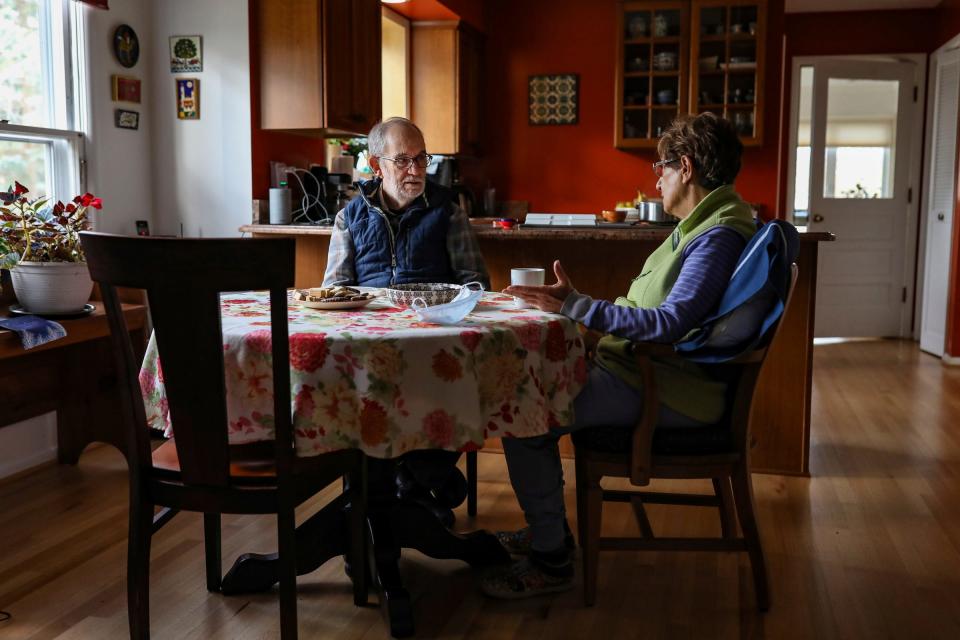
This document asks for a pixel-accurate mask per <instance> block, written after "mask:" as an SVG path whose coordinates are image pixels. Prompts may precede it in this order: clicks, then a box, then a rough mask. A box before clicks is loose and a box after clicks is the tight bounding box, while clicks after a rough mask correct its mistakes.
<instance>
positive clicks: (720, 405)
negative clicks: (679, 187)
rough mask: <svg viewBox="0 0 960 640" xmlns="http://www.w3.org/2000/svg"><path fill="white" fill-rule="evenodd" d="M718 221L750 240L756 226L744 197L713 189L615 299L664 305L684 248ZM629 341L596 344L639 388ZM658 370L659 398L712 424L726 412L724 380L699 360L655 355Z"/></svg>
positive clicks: (605, 363) (606, 362) (605, 362)
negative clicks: (623, 295)
mask: <svg viewBox="0 0 960 640" xmlns="http://www.w3.org/2000/svg"><path fill="white" fill-rule="evenodd" d="M717 225H724V226H727V227H731V228H733V229H736V230H737V231H739V232H740V233H741V234H742V235H743V237H744V239H746V240H749V239H750V238H751V237H752V236H753V234H754V232H755V231H756V225H755V224H754V222H753V216H752V214H751V211H750V207H749V205H747V203H746V202H744V201H743V200H741V199H740V196H739V195H737V192H736V191H734V190H733V186H732V185H724V186H722V187H718V188H716V189H714V190H713V191H711V192H710V193H709V194H707V196H706V197H705V198H704V199H703V200H701V201H700V203H699V204H698V205H697V206H696V207H694V209H693V211H691V212H690V215H689V216H687V217H686V218H685V219H684V220H681V221H680V224H678V225H677V228H676V229H675V230H674V232H673V234H672V235H671V236H670V237H669V238H667V239H666V240H664V241H663V244H661V245H660V246H659V247H658V248H657V249H656V250H655V251H654V252H653V253H652V254H650V257H649V258H647V261H646V262H644V263H643V269H642V270H641V272H640V275H638V276H637V277H636V278H634V279H633V283H632V284H631V285H630V290H629V291H628V292H627V295H626V297H620V298H617V300H616V301H615V304H618V305H620V306H624V307H636V308H640V309H653V308H656V307H659V306H660V305H661V304H663V301H664V300H666V299H667V295H668V294H669V293H670V290H671V289H672V288H673V285H674V283H675V282H676V281H677V276H678V275H679V274H680V267H681V266H682V263H683V261H682V259H681V258H682V255H683V249H684V247H686V246H687V244H688V243H690V242H691V241H693V239H694V238H696V237H697V236H699V235H700V234H701V233H704V232H705V231H708V230H710V229H712V228H713V227H715V226H717ZM628 346H629V341H628V340H626V339H625V338H617V337H614V336H612V335H608V336H605V337H604V338H603V339H601V340H600V342H599V344H598V345H597V357H596V360H597V363H598V364H599V365H601V366H602V367H604V368H605V369H607V370H609V371H611V372H612V373H614V374H615V375H617V376H619V377H620V378H621V379H623V380H625V381H626V382H627V383H628V384H630V385H631V386H633V387H636V388H638V389H639V388H642V387H643V381H642V377H641V375H640V370H639V368H638V367H637V364H636V360H635V359H634V357H633V356H631V355H630V354H629V353H628V350H627V349H628ZM654 371H655V375H656V380H657V395H658V396H659V397H660V402H661V403H663V404H665V405H666V406H668V407H669V408H671V409H673V410H674V411H676V412H678V413H680V414H683V415H685V416H688V417H690V418H693V419H694V420H697V421H699V422H705V423H713V422H717V421H718V420H720V418H721V417H722V416H723V410H724V396H725V392H726V385H725V384H724V383H722V382H719V381H716V380H713V379H711V378H710V376H709V375H708V374H707V373H706V372H705V371H704V370H703V369H702V368H701V367H700V366H699V365H697V364H694V363H692V362H688V361H686V360H683V359H681V358H680V357H676V358H660V359H655V360H654Z"/></svg>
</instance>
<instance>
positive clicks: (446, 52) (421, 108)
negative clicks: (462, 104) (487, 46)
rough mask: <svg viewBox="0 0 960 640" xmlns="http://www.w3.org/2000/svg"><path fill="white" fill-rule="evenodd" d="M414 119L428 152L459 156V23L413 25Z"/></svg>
mask: <svg viewBox="0 0 960 640" xmlns="http://www.w3.org/2000/svg"><path fill="white" fill-rule="evenodd" d="M411 42H412V45H413V46H412V66H413V86H412V91H411V95H412V96H413V98H412V104H411V105H410V106H411V110H410V113H411V119H412V120H413V121H414V122H415V123H416V124H417V126H418V127H420V129H421V130H422V131H423V138H424V140H425V141H426V143H427V151H429V152H430V153H434V154H438V153H439V154H444V155H452V154H455V153H457V152H458V146H457V143H458V140H457V138H458V136H457V132H458V131H457V130H458V127H457V102H458V101H457V94H458V93H459V91H458V78H457V68H456V67H457V64H456V63H457V55H458V48H459V42H458V32H457V23H456V22H425V23H417V22H414V23H413V25H412V29H411Z"/></svg>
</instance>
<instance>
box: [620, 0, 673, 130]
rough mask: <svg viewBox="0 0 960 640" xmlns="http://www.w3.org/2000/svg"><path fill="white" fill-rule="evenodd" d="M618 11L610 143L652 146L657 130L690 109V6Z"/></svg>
mask: <svg viewBox="0 0 960 640" xmlns="http://www.w3.org/2000/svg"><path fill="white" fill-rule="evenodd" d="M619 8H620V11H619V12H618V20H617V59H616V69H617V71H616V74H617V75H616V105H615V115H616V130H615V132H614V144H615V145H616V146H617V147H619V148H636V147H656V146H657V139H658V138H659V137H660V134H661V132H662V131H663V130H664V129H666V128H667V126H668V125H669V124H670V122H671V121H672V120H673V119H674V118H676V117H677V116H678V115H679V114H681V113H686V112H687V109H688V108H689V107H688V105H689V101H688V97H687V88H688V84H689V80H688V78H689V76H688V57H689V41H688V35H689V24H690V22H689V17H688V12H689V3H688V2H685V1H683V0H649V1H644V2H621V3H620V7H619Z"/></svg>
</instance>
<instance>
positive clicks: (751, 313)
mask: <svg viewBox="0 0 960 640" xmlns="http://www.w3.org/2000/svg"><path fill="white" fill-rule="evenodd" d="M799 249H800V235H799V234H798V233H797V229H796V228H795V227H794V226H793V225H792V224H790V223H789V222H785V221H783V220H772V221H770V222H768V223H767V224H765V225H763V226H762V227H760V229H759V230H758V231H757V233H756V234H755V235H754V236H753V238H752V239H751V240H750V242H749V243H747V246H746V248H745V249H744V250H743V253H742V254H741V255H740V259H739V260H738V261H737V266H736V268H735V269H734V271H733V275H732V276H730V282H729V284H728V285H727V290H726V292H724V294H723V297H722V298H721V299H720V303H719V305H718V306H717V310H716V311H715V312H714V313H713V314H711V315H710V316H709V317H707V319H706V320H704V321H703V323H702V325H701V326H700V328H698V329H695V330H693V331H692V332H691V333H690V334H688V335H687V336H685V337H684V338H683V339H682V340H681V341H680V342H678V343H676V344H675V345H674V348H675V349H676V351H677V353H678V354H679V355H681V356H683V357H684V358H685V359H687V360H693V361H694V362H725V361H727V360H732V359H734V358H736V357H737V356H739V355H740V354H742V353H745V352H747V351H749V350H751V349H753V348H755V347H756V346H757V345H759V344H761V343H762V341H763V340H764V339H765V338H766V337H767V332H768V331H769V330H770V327H771V326H773V324H774V323H775V322H776V321H777V319H778V318H779V317H780V315H781V314H782V313H783V305H784V303H785V302H786V299H787V293H788V288H789V287H790V265H792V264H793V263H794V262H795V261H796V259H797V253H798V252H799Z"/></svg>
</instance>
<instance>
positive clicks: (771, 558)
mask: <svg viewBox="0 0 960 640" xmlns="http://www.w3.org/2000/svg"><path fill="white" fill-rule="evenodd" d="M813 357H814V361H815V372H816V373H815V375H814V379H813V390H812V394H813V405H812V411H811V419H812V433H811V448H810V470H811V477H791V476H773V475H757V476H755V477H754V486H755V489H756V500H757V508H758V518H759V520H760V526H761V534H762V536H763V540H764V543H765V548H766V554H767V561H768V564H769V569H770V581H771V592H772V598H773V606H772V608H771V610H770V612H769V613H768V614H766V615H762V614H759V613H757V611H756V609H755V607H754V600H753V588H752V579H751V577H750V570H749V565H748V563H747V560H746V557H745V556H743V555H736V554H714V553H665V552H657V553H637V552H607V553H604V554H602V555H601V564H600V581H599V586H598V601H597V605H596V606H595V607H593V608H591V609H587V608H585V607H584V606H583V603H582V599H581V590H580V584H579V582H578V583H577V588H576V589H575V590H573V591H570V592H566V593H563V594H558V595H556V596H552V597H544V598H538V599H535V600H528V601H521V602H498V601H493V600H489V599H486V598H484V597H483V596H481V595H480V594H479V593H478V591H477V590H476V584H475V582H476V575H475V573H474V572H473V571H472V570H470V569H469V568H468V567H466V566H464V565H462V564H460V563H457V562H455V561H440V560H433V559H429V558H426V557H424V556H422V555H420V554H418V553H415V552H407V553H405V554H404V559H403V561H402V570H403V571H404V573H405V576H406V578H407V585H408V587H409V588H410V591H411V594H412V595H413V600H414V607H415V612H416V616H417V618H416V620H417V637H423V638H430V637H448V638H449V637H464V638H471V639H475V638H476V639H498V640H499V639H505V638H518V639H521V638H522V639H523V640H527V639H528V638H535V637H543V638H582V637H601V638H603V637H630V638H641V637H642V638H675V637H686V638H704V637H709V638H722V639H726V638H731V639H733V638H839V637H842V638H877V637H882V638H900V637H920V638H944V639H946V638H954V637H958V636H960V512H958V510H957V508H956V505H957V504H958V502H960V431H958V430H957V428H956V427H955V425H956V424H958V423H960V369H958V368H950V367H945V366H944V365H943V364H942V363H941V362H940V361H939V360H938V359H936V358H933V357H931V356H927V355H924V354H922V353H920V352H919V351H918V350H917V348H916V345H915V344H914V343H910V342H899V341H874V342H851V343H846V344H838V345H829V346H818V347H816V348H815V349H814V355H813ZM478 471H479V481H480V492H479V505H478V516H477V517H476V518H473V519H471V518H468V517H467V516H466V513H465V507H461V508H460V509H459V510H458V511H457V517H458V525H459V526H460V527H461V528H463V529H471V528H474V527H485V528H491V529H499V528H513V527H518V526H521V525H522V522H523V520H522V516H521V514H520V511H519V508H518V506H517V502H516V498H515V497H514V495H513V492H512V490H511V488H510V485H509V481H508V477H507V472H506V468H505V466H504V464H503V459H502V456H499V455H480V456H479V461H478ZM565 477H566V480H567V487H566V490H565V496H566V499H567V509H568V512H569V513H570V524H571V525H572V526H574V529H576V526H575V517H574V496H573V489H574V486H573V468H572V464H569V463H566V464H565ZM622 487H623V484H622V481H621V483H620V484H618V483H616V482H610V483H609V486H608V487H607V488H622ZM691 488H692V489H693V490H696V491H701V492H704V493H706V492H707V491H709V490H710V483H709V482H696V483H683V482H679V481H671V482H658V483H656V484H655V485H654V489H655V490H658V491H676V490H689V489H691ZM328 498H329V494H321V495H320V496H318V497H317V498H316V499H314V500H312V501H311V502H310V503H309V505H308V506H307V508H306V509H305V510H304V511H303V512H302V513H301V514H300V517H301V518H303V517H305V516H306V515H307V513H308V511H309V510H312V509H316V508H318V507H319V506H320V505H322V504H323V503H324V502H325V501H326V500H327V499H328ZM126 501H127V488H126V465H125V463H124V461H123V458H122V456H121V455H120V454H119V453H118V452H117V451H116V450H114V449H112V448H111V447H98V448H96V449H92V450H91V451H89V452H88V453H87V454H86V455H84V457H83V458H82V459H81V461H80V463H79V464H78V465H77V466H76V467H67V466H60V467H47V468H43V469H40V470H38V471H37V472H36V473H34V474H32V475H30V476H26V477H20V478H16V479H13V480H10V481H8V482H4V483H2V484H0V504H2V505H3V508H2V509H0V548H2V549H4V555H2V556H0V609H2V610H5V611H9V612H11V613H12V614H13V618H12V619H11V620H9V621H7V622H2V623H0V637H3V638H4V639H6V638H12V639H21V638H54V637H58V638H85V639H86V638H117V637H126V604H125V594H124V571H125V562H126V560H125V553H126V546H125V544H126V543H125V536H126V526H127V525H126V504H127V502H126ZM648 512H649V517H650V521H651V524H652V526H653V529H654V531H655V532H656V533H657V535H671V536H672V535H716V534H717V533H718V532H719V524H718V518H717V515H716V510H715V509H713V508H699V507H696V508H685V509H680V508H676V507H669V506H665V505H651V506H650V507H649V509H648ZM53 514H59V515H58V516H57V517H58V522H57V524H56V525H55V526H53V525H51V523H50V519H51V517H52V515H53ZM223 522H224V525H223V555H224V561H225V563H226V564H229V563H230V562H232V560H233V558H234V557H235V556H236V554H238V553H240V552H243V551H268V550H270V549H271V548H272V547H273V546H274V544H275V541H274V538H275V534H274V523H273V520H272V519H271V518H269V517H249V516H248V517H241V516H225V517H224V519H223ZM201 524H202V523H201V518H200V516H199V515H196V514H180V515H179V516H177V517H176V518H174V519H173V521H172V522H170V524H169V525H168V526H167V527H165V528H164V529H163V530H162V531H161V532H160V533H158V534H157V535H156V536H155V537H154V546H153V554H152V556H153V563H152V566H151V586H152V593H151V605H152V623H153V624H152V633H153V637H154V638H156V639H163V638H177V639H180V638H196V639H198V640H200V639H205V638H211V637H212V638H250V639H252V638H273V637H277V635H278V631H279V609H278V605H277V600H276V594H275V593H271V594H263V595H258V596H247V597H239V596H238V597H229V598H228V597H224V596H220V595H218V594H209V593H207V592H206V589H205V581H204V562H203V537H202V526H201ZM603 531H604V535H632V534H635V533H637V531H638V529H637V525H636V523H635V522H634V520H633V517H632V514H631V507H630V505H629V504H611V505H607V506H605V509H604V522H603ZM578 569H579V567H578ZM299 585H300V594H299V612H300V630H301V637H324V638H326V637H349V638H383V637H386V628H385V626H384V624H383V621H382V619H381V616H380V613H379V610H378V609H377V607H376V605H375V604H373V603H372V604H371V606H369V607H367V608H363V609H357V608H355V607H353V605H352V598H351V593H350V587H349V582H348V581H347V579H346V577H345V576H344V574H343V565H342V562H341V561H340V560H333V561H331V562H330V563H328V564H327V565H325V566H324V567H322V568H321V569H320V570H318V571H317V572H316V573H314V574H311V575H309V576H304V577H302V578H301V579H300V581H299Z"/></svg>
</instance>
